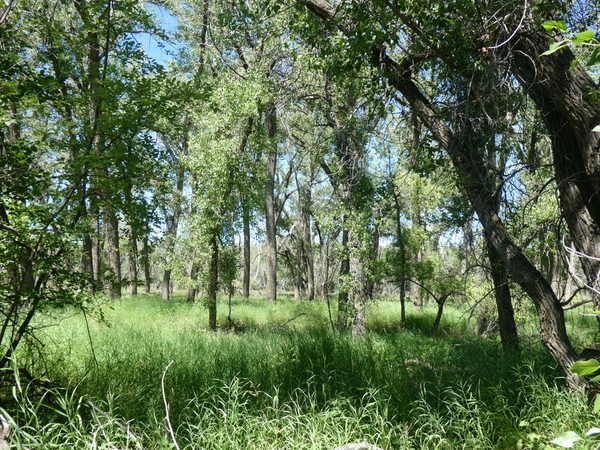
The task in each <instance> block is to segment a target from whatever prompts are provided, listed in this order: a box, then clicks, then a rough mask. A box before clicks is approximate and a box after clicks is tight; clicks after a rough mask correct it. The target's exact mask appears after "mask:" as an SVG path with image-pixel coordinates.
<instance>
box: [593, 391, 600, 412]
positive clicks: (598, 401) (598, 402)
mask: <svg viewBox="0 0 600 450" xmlns="http://www.w3.org/2000/svg"><path fill="white" fill-rule="evenodd" d="M598 411H600V395H598V394H596V398H595V399H594V412H598Z"/></svg>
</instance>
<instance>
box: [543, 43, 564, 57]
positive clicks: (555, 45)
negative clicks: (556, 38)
mask: <svg viewBox="0 0 600 450" xmlns="http://www.w3.org/2000/svg"><path fill="white" fill-rule="evenodd" d="M567 42H568V41H566V40H564V41H560V42H553V43H552V44H550V48H549V49H548V50H546V51H545V52H544V53H542V56H544V55H551V54H552V53H554V52H555V51H557V50H560V49H561V48H563V47H566V46H567Z"/></svg>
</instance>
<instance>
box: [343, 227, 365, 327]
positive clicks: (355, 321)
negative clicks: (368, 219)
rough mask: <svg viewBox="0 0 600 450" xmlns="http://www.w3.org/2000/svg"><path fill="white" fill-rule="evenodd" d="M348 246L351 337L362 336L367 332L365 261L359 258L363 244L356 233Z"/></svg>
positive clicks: (351, 236)
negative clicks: (350, 285) (350, 284)
mask: <svg viewBox="0 0 600 450" xmlns="http://www.w3.org/2000/svg"><path fill="white" fill-rule="evenodd" d="M348 241H349V244H350V249H351V250H350V279H351V283H352V289H350V299H349V301H350V303H351V304H352V308H353V310H352V336H353V337H357V336H362V335H364V334H365V332H366V331H367V323H366V316H365V306H366V303H367V299H368V280H367V274H366V272H365V265H366V261H365V260H364V259H363V258H362V257H361V256H360V255H361V254H362V246H363V243H362V242H361V241H360V237H359V236H358V233H357V232H356V231H354V230H353V231H351V232H350V234H349V237H348Z"/></svg>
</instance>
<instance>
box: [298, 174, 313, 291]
mask: <svg viewBox="0 0 600 450" xmlns="http://www.w3.org/2000/svg"><path fill="white" fill-rule="evenodd" d="M310 178H311V177H309V179H310ZM311 183H312V181H309V182H308V185H309V187H308V188H306V189H304V190H302V191H301V192H300V197H301V198H302V201H301V206H300V225H301V226H300V227H301V235H302V238H301V239H302V242H303V246H304V257H305V267H306V298H307V299H308V300H314V298H315V257H314V254H313V245H312V233H311V227H310V203H311V192H310V189H311V188H310V185H311Z"/></svg>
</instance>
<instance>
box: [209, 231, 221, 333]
mask: <svg viewBox="0 0 600 450" xmlns="http://www.w3.org/2000/svg"><path fill="white" fill-rule="evenodd" d="M209 247H210V260H209V264H208V271H209V275H208V329H209V330H211V331H217V292H218V289H219V232H218V230H213V231H212V233H211V237H210V242H209Z"/></svg>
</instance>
